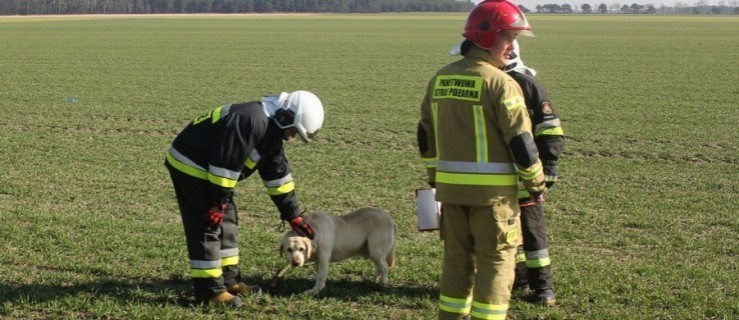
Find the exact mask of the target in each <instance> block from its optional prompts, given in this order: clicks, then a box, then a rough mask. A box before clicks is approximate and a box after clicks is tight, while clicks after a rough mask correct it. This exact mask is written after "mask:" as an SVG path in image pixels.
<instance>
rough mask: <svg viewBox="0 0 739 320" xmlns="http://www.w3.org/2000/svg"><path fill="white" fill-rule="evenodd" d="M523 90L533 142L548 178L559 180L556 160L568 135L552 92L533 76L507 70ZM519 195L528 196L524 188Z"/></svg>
mask: <svg viewBox="0 0 739 320" xmlns="http://www.w3.org/2000/svg"><path fill="white" fill-rule="evenodd" d="M508 75H510V76H511V77H512V78H513V79H514V80H516V82H518V84H519V85H520V86H521V89H522V90H523V95H524V98H525V100H526V108H527V109H528V110H529V115H530V117H531V125H532V126H533V128H534V141H535V142H536V146H537V148H538V149H539V158H540V159H541V162H542V164H543V166H544V175H545V177H546V180H547V181H551V182H555V181H556V180H557V161H558V160H559V157H560V155H561V154H562V150H563V149H564V145H565V136H564V131H563V130H562V126H561V124H560V121H559V117H558V116H557V113H556V112H555V110H554V106H553V105H552V102H551V99H550V98H549V93H547V91H546V90H545V89H544V86H542V85H541V84H540V83H539V82H538V81H537V80H536V79H535V78H534V77H531V76H528V75H526V74H523V73H520V72H516V71H508ZM519 197H520V198H527V197H528V193H527V192H525V190H519Z"/></svg>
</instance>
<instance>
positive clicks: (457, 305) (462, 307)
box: [439, 294, 472, 314]
mask: <svg viewBox="0 0 739 320" xmlns="http://www.w3.org/2000/svg"><path fill="white" fill-rule="evenodd" d="M471 306H472V297H468V298H467V299H459V298H452V297H447V296H445V295H443V294H440V295H439V309H441V310H444V311H446V312H451V313H457V314H468V313H470V308H471Z"/></svg>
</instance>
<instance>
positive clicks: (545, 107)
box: [541, 101, 554, 114]
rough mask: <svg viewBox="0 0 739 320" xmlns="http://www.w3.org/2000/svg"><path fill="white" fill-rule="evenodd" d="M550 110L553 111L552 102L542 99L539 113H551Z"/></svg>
mask: <svg viewBox="0 0 739 320" xmlns="http://www.w3.org/2000/svg"><path fill="white" fill-rule="evenodd" d="M552 112H554V109H552V103H551V102H549V101H543V102H542V103H541V113H543V114H552Z"/></svg>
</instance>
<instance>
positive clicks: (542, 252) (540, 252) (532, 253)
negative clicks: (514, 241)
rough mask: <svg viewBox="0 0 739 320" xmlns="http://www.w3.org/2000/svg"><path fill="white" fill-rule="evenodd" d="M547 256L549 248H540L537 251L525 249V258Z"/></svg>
mask: <svg viewBox="0 0 739 320" xmlns="http://www.w3.org/2000/svg"><path fill="white" fill-rule="evenodd" d="M548 257H549V249H542V250H538V251H526V259H541V258H548Z"/></svg>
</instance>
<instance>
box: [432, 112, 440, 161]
mask: <svg viewBox="0 0 739 320" xmlns="http://www.w3.org/2000/svg"><path fill="white" fill-rule="evenodd" d="M431 118H432V119H431V120H432V121H433V123H434V147H435V148H436V152H435V153H434V155H435V156H436V157H435V159H436V160H439V154H440V152H439V104H438V103H436V102H432V103H431Z"/></svg>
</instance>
